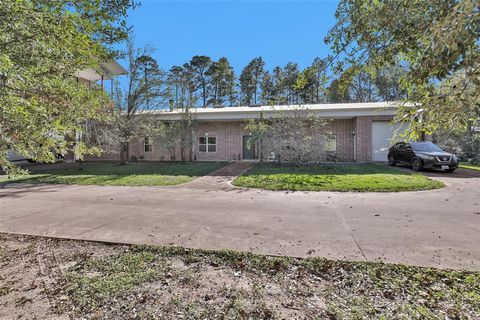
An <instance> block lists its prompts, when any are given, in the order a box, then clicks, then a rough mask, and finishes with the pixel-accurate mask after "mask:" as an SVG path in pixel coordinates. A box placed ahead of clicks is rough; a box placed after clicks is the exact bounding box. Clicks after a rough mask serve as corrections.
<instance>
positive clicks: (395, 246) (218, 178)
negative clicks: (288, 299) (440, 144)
mask: <svg viewBox="0 0 480 320" xmlns="http://www.w3.org/2000/svg"><path fill="white" fill-rule="evenodd" d="M245 166H248V164H245V163H237V164H233V165H232V166H230V167H227V168H226V169H225V170H221V171H219V172H217V173H214V174H212V175H211V176H206V177H202V178H200V179H198V180H195V181H193V182H191V183H188V184H185V185H181V186H177V187H101V186H75V185H9V186H8V187H5V188H3V189H0V232H11V233H20V234H31V235H40V236H51V237H62V238H71V239H84V240H98V241H110V242H121V243H145V244H159V245H183V246H187V247H193V248H206V249H223V248H228V249H236V250H245V251H251V252H254V253H262V254H271V255H289V256H299V257H305V256H322V257H327V258H331V259H353V260H381V261H385V262H393V263H405V264H412V265H420V266H435V267H444V268H454V269H470V270H480V172H475V171H472V170H462V169H459V170H458V171H456V172H455V173H453V174H446V173H435V172H432V173H426V174H427V175H428V176H431V177H433V178H435V179H439V180H442V181H444V182H445V183H446V185H447V187H446V188H444V189H441V190H435V191H421V192H403V193H335V192H275V191H260V190H247V189H241V188H235V187H232V186H231V185H230V184H229V183H228V182H229V181H231V180H232V178H233V177H232V176H233V175H235V174H238V173H239V172H240V171H242V170H244V169H245Z"/></svg>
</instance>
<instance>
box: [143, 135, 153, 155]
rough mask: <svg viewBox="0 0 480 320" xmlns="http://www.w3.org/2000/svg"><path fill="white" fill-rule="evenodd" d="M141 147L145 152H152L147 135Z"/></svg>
mask: <svg viewBox="0 0 480 320" xmlns="http://www.w3.org/2000/svg"><path fill="white" fill-rule="evenodd" d="M143 147H144V150H145V152H152V142H151V141H150V138H149V137H145V139H144V140H143Z"/></svg>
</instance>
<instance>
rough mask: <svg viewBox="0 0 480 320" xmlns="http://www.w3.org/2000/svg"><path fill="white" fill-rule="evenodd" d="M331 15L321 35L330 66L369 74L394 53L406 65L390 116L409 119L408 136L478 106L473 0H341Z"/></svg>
mask: <svg viewBox="0 0 480 320" xmlns="http://www.w3.org/2000/svg"><path fill="white" fill-rule="evenodd" d="M336 17H337V23H336V25H335V26H334V27H333V28H332V29H331V30H330V31H329V34H328V36H327V37H326V39H325V41H326V43H327V44H330V45H331V47H332V49H333V51H334V55H335V56H337V57H340V58H341V59H339V62H338V64H337V66H336V70H337V71H342V72H343V71H351V72H349V73H350V74H351V75H352V76H354V75H356V74H358V69H362V70H365V71H367V72H370V73H371V72H372V71H374V70H380V69H382V68H383V67H385V66H387V65H389V64H392V63H394V62H395V61H397V60H400V61H401V62H402V63H403V64H404V65H405V66H406V73H405V75H404V76H403V77H402V79H401V84H402V89H404V90H405V91H406V92H407V96H406V98H405V99H403V100H402V102H401V104H400V106H401V108H400V109H399V111H398V113H397V117H396V119H397V120H398V121H408V122H409V123H410V128H409V132H410V139H415V138H418V137H419V136H420V135H421V134H422V133H434V132H435V131H437V130H439V129H440V128H442V129H446V130H449V131H454V130H458V129H460V128H465V127H466V126H468V124H469V123H470V122H471V121H472V120H474V118H473V117H475V116H476V114H477V113H476V110H478V108H479V105H480V48H479V46H480V42H479V41H478V26H479V25H480V11H479V10H478V1H476V0H431V1H422V0H409V1H403V0H402V1H367V2H365V1H348V0H342V1H340V3H339V5H338V8H337V12H336ZM342 57H343V58H342ZM345 80H346V82H348V79H345Z"/></svg>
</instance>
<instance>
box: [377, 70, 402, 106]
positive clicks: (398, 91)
mask: <svg viewBox="0 0 480 320" xmlns="http://www.w3.org/2000/svg"><path fill="white" fill-rule="evenodd" d="M405 73H406V70H405V68H404V67H402V66H401V65H400V63H398V62H397V63H395V64H392V65H387V66H385V67H384V68H382V69H381V70H380V71H378V72H377V73H376V76H375V86H376V87H377V90H378V95H379V96H380V98H381V99H382V100H383V101H399V100H401V99H405V98H406V97H407V92H406V91H405V90H404V89H403V88H402V85H401V83H400V81H401V79H402V78H403V77H404V76H405Z"/></svg>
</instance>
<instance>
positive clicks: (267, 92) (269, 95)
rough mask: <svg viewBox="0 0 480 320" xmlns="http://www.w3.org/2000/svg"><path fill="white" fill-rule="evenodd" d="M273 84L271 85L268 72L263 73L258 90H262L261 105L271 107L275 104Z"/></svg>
mask: <svg viewBox="0 0 480 320" xmlns="http://www.w3.org/2000/svg"><path fill="white" fill-rule="evenodd" d="M274 87H275V84H274V83H273V79H272V76H271V75H270V72H268V71H265V73H264V74H263V76H262V81H261V83H260V88H261V89H262V93H261V97H260V99H261V101H262V104H265V105H272V104H275V98H274V96H273V92H274Z"/></svg>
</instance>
